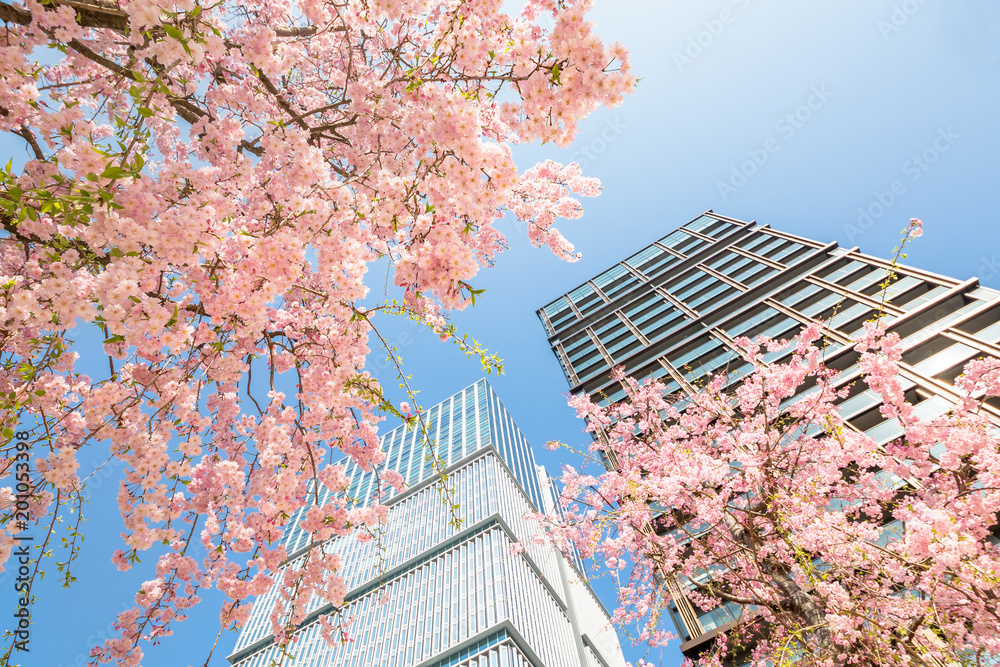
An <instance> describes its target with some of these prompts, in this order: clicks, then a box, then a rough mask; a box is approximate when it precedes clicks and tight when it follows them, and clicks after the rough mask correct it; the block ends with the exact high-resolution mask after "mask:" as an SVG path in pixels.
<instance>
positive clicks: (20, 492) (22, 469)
mask: <svg viewBox="0 0 1000 667" xmlns="http://www.w3.org/2000/svg"><path fill="white" fill-rule="evenodd" d="M8 433H9V431H8ZM14 437H15V438H16V444H15V448H16V449H17V455H16V456H15V457H14V461H15V463H14V479H15V480H16V487H15V488H16V490H17V494H16V500H15V503H16V504H15V507H14V522H15V524H16V526H17V530H18V533H17V540H18V545H17V548H15V549H14V551H13V553H12V554H11V557H10V560H9V561H8V563H9V568H11V569H12V568H14V567H17V577H16V578H15V579H14V593H15V595H16V596H17V611H15V612H14V626H15V627H14V630H13V631H12V633H11V634H13V636H14V648H16V649H17V650H18V651H23V652H25V653H27V652H29V648H28V644H29V642H30V641H31V603H32V601H33V600H32V597H31V579H32V571H31V549H30V545H29V543H30V542H31V541H32V540H33V539H34V538H33V537H32V536H31V535H25V534H24V531H26V530H27V529H28V506H29V505H28V500H29V499H30V497H31V433H29V432H28V431H18V432H16V433H15V434H14Z"/></svg>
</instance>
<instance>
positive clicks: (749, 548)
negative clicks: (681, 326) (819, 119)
mask: <svg viewBox="0 0 1000 667" xmlns="http://www.w3.org/2000/svg"><path fill="white" fill-rule="evenodd" d="M918 229H919V227H918ZM820 332H821V328H820V325H819V324H818V323H815V324H813V325H812V326H810V327H807V328H806V329H805V330H804V331H803V332H802V333H801V334H800V335H799V336H798V337H796V338H795V339H794V340H792V341H790V342H788V343H786V344H785V345H784V346H781V345H779V344H777V343H775V342H774V341H766V340H761V341H757V342H755V343H750V342H749V341H746V340H745V339H744V340H741V341H737V344H738V345H739V346H741V347H742V348H743V349H744V350H745V358H746V359H747V360H755V359H759V350H760V349H762V348H763V349H775V348H778V347H785V349H790V351H791V358H790V359H789V360H788V361H787V362H785V363H771V364H763V363H759V361H758V362H755V369H754V371H753V373H751V374H750V375H748V376H747V377H745V378H743V379H742V381H741V382H740V384H739V385H737V386H736V388H735V390H731V391H727V390H726V389H725V387H726V386H727V384H728V382H727V380H726V379H725V377H724V376H715V377H710V378H708V379H707V381H706V383H705V385H704V387H703V388H701V389H698V390H697V391H695V392H694V393H692V394H690V395H688V396H686V397H685V398H684V401H683V402H680V403H675V402H672V401H671V399H669V398H668V397H666V396H665V395H664V386H663V384H662V383H661V382H659V381H656V380H654V381H647V382H644V383H638V382H635V381H634V380H631V379H629V378H625V377H624V376H623V374H622V373H621V372H619V373H618V375H617V377H618V379H619V380H620V381H621V382H622V386H623V388H624V390H625V394H626V398H625V399H624V400H623V401H622V402H621V403H618V404H616V405H611V406H608V407H601V406H599V405H597V404H595V403H593V402H591V401H590V400H589V399H588V398H587V397H585V396H583V397H574V398H573V399H572V400H571V401H570V404H571V405H572V406H573V407H574V408H575V409H576V411H577V414H578V415H579V416H580V417H583V418H584V419H586V421H587V430H588V431H590V432H592V433H594V434H600V435H599V437H597V438H596V439H595V440H594V443H593V445H592V447H591V451H597V452H604V453H608V454H611V453H613V459H612V460H613V462H614V464H615V465H614V467H613V468H612V469H610V470H605V471H603V472H601V473H600V474H596V475H590V474H587V473H586V472H585V471H577V470H575V469H573V468H570V467H568V466H567V467H566V468H565V469H564V474H563V479H562V482H563V493H562V496H563V510H562V512H561V513H560V514H558V515H555V516H550V517H537V519H538V520H541V521H545V522H546V523H547V524H548V527H549V535H550V538H551V539H552V540H553V541H554V542H555V543H556V544H559V545H565V544H567V543H573V544H575V545H576V546H577V547H578V548H579V549H580V551H581V552H582V553H583V555H584V556H587V557H594V558H596V559H597V560H598V561H600V562H602V563H603V565H604V566H606V567H607V568H610V569H612V570H616V571H622V572H623V573H622V575H619V576H620V577H621V578H620V579H619V595H618V609H617V610H616V611H615V614H614V617H615V620H616V621H617V622H618V623H619V624H622V625H626V626H632V625H637V629H638V636H639V638H640V640H641V641H643V642H646V643H649V644H651V645H657V644H662V643H665V642H666V641H669V640H670V639H671V638H672V634H671V633H670V632H668V628H669V627H670V625H671V624H670V622H669V620H668V617H667V615H666V614H665V611H666V609H667V606H668V605H670V604H671V603H672V600H674V599H675V597H676V595H675V593H676V592H678V591H683V595H682V596H681V597H680V600H681V602H680V604H683V605H687V604H690V605H691V611H692V612H693V613H695V614H699V613H701V612H707V611H710V610H713V609H717V608H719V607H722V606H724V605H728V608H729V609H730V610H732V614H733V615H734V616H735V617H737V618H738V619H739V623H737V624H736V625H735V626H734V627H733V628H732V629H731V630H730V631H729V632H728V633H723V634H719V635H717V636H716V638H715V639H714V640H713V642H714V644H713V648H712V650H711V651H710V652H709V653H706V655H705V656H704V657H703V658H702V659H701V660H700V662H699V664H700V665H721V664H723V663H724V661H725V659H726V658H727V655H728V657H729V658H730V659H731V658H732V657H733V654H734V653H736V652H737V651H738V650H739V647H740V646H750V647H752V648H753V650H752V656H751V657H752V662H753V664H754V665H760V666H763V665H774V664H779V663H783V662H784V663H787V662H788V661H791V662H794V663H795V664H803V665H823V666H832V665H940V664H969V663H968V659H969V658H970V656H980V657H982V661H983V664H986V662H989V661H993V660H995V658H996V656H998V655H1000V606H998V605H997V598H996V594H997V586H998V583H997V582H998V581H1000V543H998V541H997V539H996V537H995V531H996V527H997V522H998V517H1000V439H998V437H997V421H998V420H997V419H996V418H995V417H993V416H992V414H994V413H993V412H992V411H986V410H984V409H983V408H984V402H985V401H986V400H989V399H993V398H995V397H997V396H1000V360H998V359H994V358H983V359H977V360H974V361H972V362H970V363H969V364H968V365H967V366H966V368H965V373H964V374H963V375H962V376H960V377H959V378H958V379H957V380H956V382H955V387H956V389H957V391H958V392H960V396H959V397H958V400H957V403H956V404H955V406H954V407H953V409H952V410H951V411H950V412H946V413H945V414H943V415H941V416H939V417H935V418H931V419H923V418H920V417H918V416H917V415H916V413H915V411H914V409H913V406H912V405H911V404H910V403H909V402H908V400H907V398H906V395H905V392H904V388H905V386H906V385H905V384H904V382H903V380H902V377H901V375H900V363H901V357H902V355H901V353H900V350H899V337H898V336H897V335H895V334H886V332H885V329H884V327H883V326H882V325H881V323H879V322H870V323H867V324H866V326H865V331H864V333H863V335H862V336H861V337H860V338H859V339H858V340H857V341H856V351H857V353H858V354H859V355H860V357H859V361H858V366H859V367H860V369H861V371H862V373H863V376H862V380H860V381H861V382H863V383H864V385H866V388H867V389H870V390H872V391H873V392H875V393H876V394H878V395H879V396H880V397H881V399H882V406H881V412H882V415H883V416H884V417H886V418H895V419H898V420H899V422H900V425H901V426H902V428H903V431H904V435H903V437H901V438H900V439H899V440H896V441H895V442H892V443H889V444H888V445H886V446H884V447H881V446H878V445H877V444H876V442H875V441H873V440H872V439H871V438H870V437H868V436H867V435H865V434H864V433H862V432H860V431H858V430H857V429H855V428H854V427H853V426H851V425H850V424H849V423H848V422H847V420H846V419H845V418H844V417H843V416H842V415H841V414H840V413H839V411H838V407H837V404H838V402H839V400H840V399H841V398H844V397H845V396H846V393H845V391H844V390H845V387H846V386H847V385H845V384H844V383H845V380H841V379H840V378H839V377H838V374H837V373H835V372H833V371H830V370H829V369H827V368H825V367H824V366H823V364H822V349H821V347H820V346H821V341H820V340H819V336H820ZM806 390H808V393H806ZM793 397H798V398H799V399H800V400H798V401H789V399H791V398H793ZM938 444H940V445H943V447H935V445H938ZM932 448H933V450H934V451H936V452H938V454H937V455H932V454H931V451H932ZM726 618H728V616H724V617H723V619H726ZM763 628H766V633H762V629H763ZM972 660H973V663H974V662H975V658H974V657H973V658H972Z"/></svg>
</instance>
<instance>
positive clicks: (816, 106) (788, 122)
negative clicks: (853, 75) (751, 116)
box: [715, 84, 833, 201]
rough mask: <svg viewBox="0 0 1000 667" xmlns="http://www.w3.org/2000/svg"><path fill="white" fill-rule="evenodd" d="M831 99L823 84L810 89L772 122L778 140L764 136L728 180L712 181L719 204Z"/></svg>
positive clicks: (733, 169)
mask: <svg viewBox="0 0 1000 667" xmlns="http://www.w3.org/2000/svg"><path fill="white" fill-rule="evenodd" d="M831 97H833V93H832V92H830V91H829V90H828V89H827V87H826V85H825V84H821V85H819V86H813V87H812V88H810V89H809V96H808V97H806V101H805V102H804V103H803V104H800V105H799V106H798V107H796V108H795V109H793V110H792V111H790V112H789V113H786V114H785V115H783V116H782V117H781V118H779V119H778V120H777V121H776V122H775V123H774V131H775V132H777V133H778V136H779V138H775V137H773V136H772V137H768V138H767V139H765V140H764V141H763V142H762V143H761V144H760V145H759V146H757V147H755V148H751V149H750V150H748V151H747V159H746V160H743V162H741V163H739V164H738V165H733V168H732V171H731V172H730V174H729V179H728V180H726V181H716V183H715V187H716V189H717V190H718V191H719V194H720V195H722V201H727V200H728V199H729V197H730V195H733V194H735V193H736V191H737V190H739V189H740V188H742V187H743V186H744V185H746V184H747V182H748V181H749V180H750V179H751V178H752V177H753V175H754V174H756V173H757V172H758V171H759V170H760V168H761V167H763V166H764V165H765V164H767V161H768V160H770V159H771V156H772V155H774V154H775V153H777V152H778V151H779V150H780V149H781V142H782V141H788V140H789V139H791V138H792V137H794V136H795V134H796V133H797V132H798V131H799V130H801V129H802V128H803V127H805V124H806V123H808V122H809V121H810V120H811V119H812V117H813V115H814V114H815V113H816V112H817V111H819V110H820V109H822V108H823V105H825V104H826V103H827V101H828V100H829V99H830V98H831Z"/></svg>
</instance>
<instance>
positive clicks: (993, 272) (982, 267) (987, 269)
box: [976, 255, 1000, 284]
mask: <svg viewBox="0 0 1000 667" xmlns="http://www.w3.org/2000/svg"><path fill="white" fill-rule="evenodd" d="M979 259H980V260H981V261H980V262H979V270H978V271H976V277H977V278H979V283H980V284H985V283H987V282H992V281H993V279H994V278H996V277H997V276H998V275H1000V261H997V256H996V255H992V256H991V257H989V258H988V259H987V258H986V256H985V255H984V256H983V257H980V258H979Z"/></svg>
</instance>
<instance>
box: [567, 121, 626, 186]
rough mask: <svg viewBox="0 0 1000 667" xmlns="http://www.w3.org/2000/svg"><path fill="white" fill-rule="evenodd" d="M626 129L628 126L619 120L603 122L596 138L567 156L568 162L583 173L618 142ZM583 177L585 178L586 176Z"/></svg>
mask: <svg viewBox="0 0 1000 667" xmlns="http://www.w3.org/2000/svg"><path fill="white" fill-rule="evenodd" d="M627 129H628V125H626V124H625V122H624V121H622V119H621V118H619V117H615V118H609V119H608V120H606V121H604V127H602V128H601V131H600V132H599V133H598V135H597V136H596V137H594V138H593V139H591V140H590V141H588V142H587V143H586V144H585V145H584V146H583V147H580V148H577V149H576V150H575V151H573V154H572V155H570V156H569V161H570V162H576V163H577V164H578V165H580V170H581V171H585V170H586V169H587V167H588V166H590V165H591V164H593V163H594V162H596V161H597V160H598V158H600V157H601V156H602V155H604V153H606V152H607V150H608V146H610V145H611V144H613V143H615V142H616V141H618V138H619V137H621V136H622V134H624V133H625V130H627ZM584 175H585V176H586V174H584Z"/></svg>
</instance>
